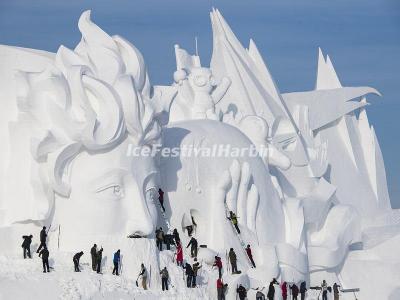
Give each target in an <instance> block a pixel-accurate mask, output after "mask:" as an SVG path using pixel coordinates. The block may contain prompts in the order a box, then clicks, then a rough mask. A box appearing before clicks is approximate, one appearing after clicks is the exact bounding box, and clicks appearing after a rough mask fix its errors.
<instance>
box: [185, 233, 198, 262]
mask: <svg viewBox="0 0 400 300" xmlns="http://www.w3.org/2000/svg"><path fill="white" fill-rule="evenodd" d="M189 246H190V256H191V257H197V247H198V242H197V240H196V239H195V238H194V237H192V238H191V239H190V241H189V244H187V246H186V248H189Z"/></svg>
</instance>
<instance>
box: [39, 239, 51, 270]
mask: <svg viewBox="0 0 400 300" xmlns="http://www.w3.org/2000/svg"><path fill="white" fill-rule="evenodd" d="M49 255H50V253H49V250H48V249H47V246H46V245H44V247H43V249H42V250H41V251H40V252H39V257H42V263H43V273H46V270H47V272H50V266H49Z"/></svg>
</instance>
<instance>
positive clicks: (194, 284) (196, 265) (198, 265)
mask: <svg viewBox="0 0 400 300" xmlns="http://www.w3.org/2000/svg"><path fill="white" fill-rule="evenodd" d="M195 260H196V259H195ZM200 268H201V266H200V263H199V262H195V263H194V264H193V266H192V269H193V281H192V287H193V288H195V287H196V285H197V273H198V271H199V269H200Z"/></svg>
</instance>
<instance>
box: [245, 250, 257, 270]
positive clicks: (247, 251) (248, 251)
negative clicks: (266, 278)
mask: <svg viewBox="0 0 400 300" xmlns="http://www.w3.org/2000/svg"><path fill="white" fill-rule="evenodd" d="M246 253H247V256H248V257H249V259H250V261H251V264H252V265H253V268H255V267H256V264H255V263H254V260H253V254H252V253H251V248H250V245H247V247H246Z"/></svg>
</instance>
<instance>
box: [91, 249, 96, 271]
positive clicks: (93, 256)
mask: <svg viewBox="0 0 400 300" xmlns="http://www.w3.org/2000/svg"><path fill="white" fill-rule="evenodd" d="M90 256H91V257H92V270H93V271H96V268H97V260H96V259H97V258H96V257H97V245H96V244H94V245H93V247H92V248H91V249H90Z"/></svg>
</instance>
